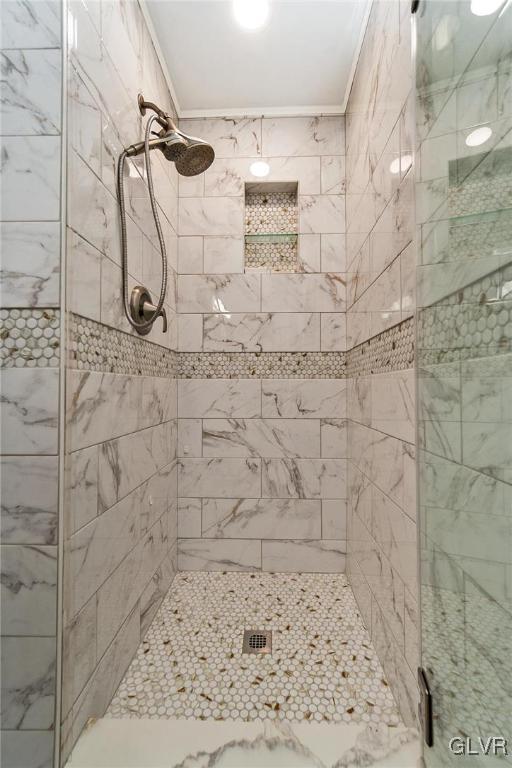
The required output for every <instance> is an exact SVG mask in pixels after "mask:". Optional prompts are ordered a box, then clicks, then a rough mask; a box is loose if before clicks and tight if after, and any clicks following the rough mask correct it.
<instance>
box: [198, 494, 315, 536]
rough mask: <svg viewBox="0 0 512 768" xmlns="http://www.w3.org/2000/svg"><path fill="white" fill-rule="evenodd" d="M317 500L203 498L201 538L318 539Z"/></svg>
mask: <svg viewBox="0 0 512 768" xmlns="http://www.w3.org/2000/svg"><path fill="white" fill-rule="evenodd" d="M320 513H321V510H320V502H319V501H310V500H308V501H303V500H296V499H204V500H203V523H202V530H203V537H205V538H222V539H223V538H226V539H283V538H286V537H287V536H288V535H289V533H290V531H293V534H294V536H295V538H296V539H318V538H320V537H321V524H322V521H321V514H320Z"/></svg>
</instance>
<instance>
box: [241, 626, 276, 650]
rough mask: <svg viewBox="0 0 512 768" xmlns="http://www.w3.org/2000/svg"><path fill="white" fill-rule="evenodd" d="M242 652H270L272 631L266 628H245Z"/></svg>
mask: <svg viewBox="0 0 512 768" xmlns="http://www.w3.org/2000/svg"><path fill="white" fill-rule="evenodd" d="M242 653H272V632H271V631H270V630H266V629H246V630H245V632H244V642H243V646H242Z"/></svg>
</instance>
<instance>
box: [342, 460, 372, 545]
mask: <svg viewBox="0 0 512 768" xmlns="http://www.w3.org/2000/svg"><path fill="white" fill-rule="evenodd" d="M372 494H373V486H372V484H371V482H370V480H369V479H368V477H367V476H366V475H365V474H363V473H362V472H360V471H359V469H358V468H357V467H355V466H354V464H353V463H352V462H351V461H349V462H348V492H347V497H348V499H349V503H350V510H351V513H352V514H354V515H357V516H358V517H359V518H360V521H361V523H362V524H363V525H364V526H365V527H366V528H367V529H368V531H370V529H371V527H372Z"/></svg>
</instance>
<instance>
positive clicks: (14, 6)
mask: <svg viewBox="0 0 512 768" xmlns="http://www.w3.org/2000/svg"><path fill="white" fill-rule="evenodd" d="M60 10H61V6H60V3H59V2H57V0H39V1H38V2H37V3H31V4H28V3H23V2H18V1H17V0H14V2H7V3H3V4H2V48H59V46H60V44H61V16H60Z"/></svg>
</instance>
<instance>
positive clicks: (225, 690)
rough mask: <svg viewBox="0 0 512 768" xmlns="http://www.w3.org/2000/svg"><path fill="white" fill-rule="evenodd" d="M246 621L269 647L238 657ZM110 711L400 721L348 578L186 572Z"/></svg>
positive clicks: (155, 715)
mask: <svg viewBox="0 0 512 768" xmlns="http://www.w3.org/2000/svg"><path fill="white" fill-rule="evenodd" d="M244 629H267V630H268V629H271V630H272V632H273V649H272V654H271V655H270V654H263V655H242V640H243V633H244ZM107 717H128V718H138V717H149V718H165V717H173V718H175V717H181V718H199V719H203V720H205V719H214V720H215V719H216V720H224V719H228V718H230V719H232V718H235V719H242V720H248V721H250V720H254V719H257V718H258V719H267V718H268V719H276V718H283V719H288V720H291V721H304V720H306V721H307V720H309V721H317V722H323V721H330V722H346V723H354V722H368V723H370V722H380V723H382V722H384V723H386V724H388V725H395V724H398V723H399V722H400V719H399V716H398V711H397V708H396V705H395V702H394V699H393V696H392V694H391V691H390V688H389V685H388V683H387V681H386V679H385V677H384V673H383V671H382V668H381V666H380V663H379V661H378V659H377V656H376V653H375V651H374V650H373V648H372V645H371V642H370V639H369V636H368V633H367V632H366V630H365V628H364V626H363V623H362V621H361V617H360V614H359V612H358V610H357V606H356V602H355V600H354V596H353V594H352V591H351V589H350V587H349V585H348V582H347V579H346V578H345V576H343V575H324V574H248V573H180V574H178V575H177V576H176V579H175V581H174V584H173V587H172V589H171V590H170V592H169V594H168V595H167V597H166V599H165V600H164V602H163V604H162V606H161V608H160V610H159V612H158V614H157V615H156V617H155V619H154V621H153V623H152V625H151V627H150V628H149V630H148V632H147V635H146V637H145V639H144V641H143V642H142V644H141V646H140V648H139V650H138V652H137V655H136V657H135V658H134V660H133V662H132V664H131V665H130V667H129V669H128V671H127V673H126V675H125V677H124V679H123V681H122V682H121V685H120V686H119V689H118V690H117V692H116V694H115V696H114V698H113V700H112V703H111V705H110V708H109V710H108V712H107Z"/></svg>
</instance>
